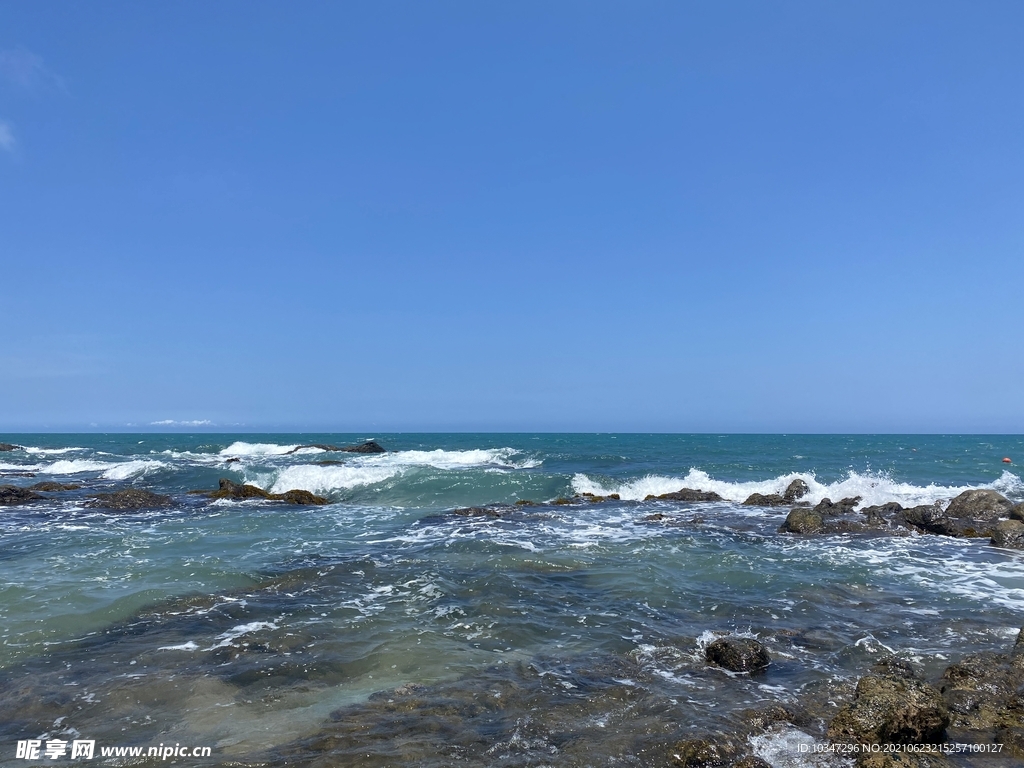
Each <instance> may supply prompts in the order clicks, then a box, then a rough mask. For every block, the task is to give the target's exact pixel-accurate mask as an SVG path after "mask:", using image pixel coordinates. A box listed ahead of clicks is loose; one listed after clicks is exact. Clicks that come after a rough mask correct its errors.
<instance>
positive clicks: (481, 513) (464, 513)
mask: <svg viewBox="0 0 1024 768" xmlns="http://www.w3.org/2000/svg"><path fill="white" fill-rule="evenodd" d="M449 514H452V515H458V516H459V517H501V511H500V510H498V509H497V508H495V507H463V508H462V509H453V510H452V511H451V512H450V513H449Z"/></svg>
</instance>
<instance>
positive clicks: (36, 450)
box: [25, 446, 85, 456]
mask: <svg viewBox="0 0 1024 768" xmlns="http://www.w3.org/2000/svg"><path fill="white" fill-rule="evenodd" d="M84 450H85V448H33V447H31V446H25V453H31V454H41V455H44V456H49V455H50V454H58V453H68V452H69V451H84Z"/></svg>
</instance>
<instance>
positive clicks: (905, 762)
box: [854, 752, 953, 768]
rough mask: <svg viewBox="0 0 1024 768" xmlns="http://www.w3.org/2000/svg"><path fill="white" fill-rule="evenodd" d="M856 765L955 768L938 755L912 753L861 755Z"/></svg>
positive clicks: (869, 766)
mask: <svg viewBox="0 0 1024 768" xmlns="http://www.w3.org/2000/svg"><path fill="white" fill-rule="evenodd" d="M854 765H855V766H856V768H953V764H952V763H951V762H949V760H947V759H946V758H945V757H943V756H942V755H940V754H938V753H923V754H915V753H912V752H872V753H861V754H859V755H858V756H857V760H856V762H855V763H854Z"/></svg>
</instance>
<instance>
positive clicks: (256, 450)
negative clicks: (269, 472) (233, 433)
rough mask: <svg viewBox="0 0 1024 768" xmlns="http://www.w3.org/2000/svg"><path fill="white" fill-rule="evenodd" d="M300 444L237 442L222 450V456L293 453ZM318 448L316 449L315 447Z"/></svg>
mask: <svg viewBox="0 0 1024 768" xmlns="http://www.w3.org/2000/svg"><path fill="white" fill-rule="evenodd" d="M298 447H299V446H298V445H278V444H277V443H245V442H241V441H239V442H236V443H232V444H231V445H229V446H228V447H227V448H225V449H224V450H223V451H221V452H220V455H221V456H282V455H284V454H286V453H291V452H292V451H294V450H295V449H296V448H298ZM314 450H316V449H314Z"/></svg>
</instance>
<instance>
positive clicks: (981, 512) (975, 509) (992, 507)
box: [946, 488, 1013, 520]
mask: <svg viewBox="0 0 1024 768" xmlns="http://www.w3.org/2000/svg"><path fill="white" fill-rule="evenodd" d="M1012 507H1013V502H1011V501H1010V500H1009V499H1007V498H1006V497H1005V496H1003V494H1001V493H996V492H995V491H989V490H984V489H980V488H978V489H975V490H973V491H964V492H963V493H961V494H960V495H959V496H957V497H956V498H955V499H953V500H952V501H951V502H949V506H948V507H946V516H947V517H969V518H973V519H975V520H995V519H997V518H999V517H1003V516H1005V515H1007V514H1008V513H1009V511H1010V509H1011V508H1012Z"/></svg>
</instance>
